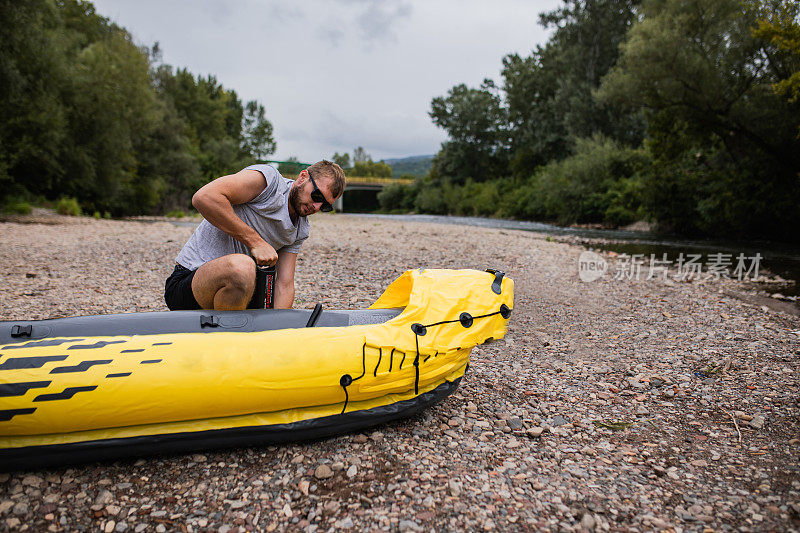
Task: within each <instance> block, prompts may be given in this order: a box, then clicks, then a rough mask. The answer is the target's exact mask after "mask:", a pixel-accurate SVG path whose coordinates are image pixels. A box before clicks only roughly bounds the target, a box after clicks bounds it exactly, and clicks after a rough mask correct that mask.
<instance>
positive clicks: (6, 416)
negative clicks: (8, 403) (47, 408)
mask: <svg viewBox="0 0 800 533" xmlns="http://www.w3.org/2000/svg"><path fill="white" fill-rule="evenodd" d="M35 410H36V408H35V407H27V408H25V409H2V410H0V422H8V421H9V420H11V419H12V418H14V417H15V416H17V415H29V414H31V413H32V412H34V411H35Z"/></svg>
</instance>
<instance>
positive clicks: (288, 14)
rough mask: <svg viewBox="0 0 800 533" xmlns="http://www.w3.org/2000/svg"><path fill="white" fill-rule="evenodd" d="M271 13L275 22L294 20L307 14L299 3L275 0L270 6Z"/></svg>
mask: <svg viewBox="0 0 800 533" xmlns="http://www.w3.org/2000/svg"><path fill="white" fill-rule="evenodd" d="M269 14H270V17H271V19H272V21H273V22H293V21H295V20H298V19H302V18H304V17H305V16H306V15H305V13H304V12H303V10H302V9H300V8H299V7H297V5H287V4H285V3H282V2H274V3H272V4H270V6H269Z"/></svg>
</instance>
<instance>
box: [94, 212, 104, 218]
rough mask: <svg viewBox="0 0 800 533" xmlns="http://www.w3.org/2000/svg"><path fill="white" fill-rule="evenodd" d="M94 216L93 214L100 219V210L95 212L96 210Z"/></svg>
mask: <svg viewBox="0 0 800 533" xmlns="http://www.w3.org/2000/svg"><path fill="white" fill-rule="evenodd" d="M92 216H93V217H94V218H96V219H100V218H102V215H101V214H100V211H95V212H94V214H93V215H92Z"/></svg>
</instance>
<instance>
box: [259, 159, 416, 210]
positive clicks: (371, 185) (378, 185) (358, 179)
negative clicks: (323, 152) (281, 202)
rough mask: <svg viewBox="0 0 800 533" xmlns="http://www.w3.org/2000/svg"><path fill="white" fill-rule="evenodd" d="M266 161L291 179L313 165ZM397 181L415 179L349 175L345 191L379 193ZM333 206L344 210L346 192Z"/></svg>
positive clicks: (409, 182)
mask: <svg viewBox="0 0 800 533" xmlns="http://www.w3.org/2000/svg"><path fill="white" fill-rule="evenodd" d="M264 163H270V164H273V165H281V166H283V167H284V171H283V172H281V175H282V176H283V177H285V178H289V179H297V176H298V175H299V174H300V172H301V171H302V170H305V168H306V167H310V166H311V164H310V163H300V162H298V161H264ZM287 166H291V167H294V168H291V167H290V169H286V167H287ZM289 170H294V172H290V171H289ZM395 183H396V184H400V185H411V184H412V183H414V180H413V179H410V178H377V177H373V176H347V185H346V186H345V188H344V190H345V192H347V191H375V192H376V193H377V192H380V191H381V190H382V189H383V188H384V187H386V186H387V185H392V184H395ZM333 208H334V209H336V210H337V211H340V212H343V211H344V194H342V195H341V196H340V197H339V198H338V199H337V200H336V201H335V202H334V203H333Z"/></svg>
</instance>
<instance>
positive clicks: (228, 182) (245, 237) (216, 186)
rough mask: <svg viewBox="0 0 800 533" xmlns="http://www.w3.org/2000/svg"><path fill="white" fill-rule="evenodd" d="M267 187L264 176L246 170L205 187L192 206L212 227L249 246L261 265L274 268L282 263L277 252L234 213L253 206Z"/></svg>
mask: <svg viewBox="0 0 800 533" xmlns="http://www.w3.org/2000/svg"><path fill="white" fill-rule="evenodd" d="M266 186H267V180H266V178H264V175H263V174H262V173H261V172H258V171H257V170H242V171H240V172H237V173H236V174H231V175H229V176H223V177H221V178H217V179H215V180H214V181H212V182H211V183H207V184H206V185H204V186H203V187H201V188H200V190H198V191H197V192H196V193H194V196H193V197H192V205H193V206H194V207H195V208H196V209H197V210H198V211H199V212H200V214H201V215H203V218H205V219H206V220H208V221H209V222H210V223H211V224H213V225H214V226H216V227H218V228H219V229H221V230H222V231H224V232H225V233H227V234H228V235H230V236H231V237H233V238H234V239H236V240H237V241H239V242H241V243H242V244H244V245H245V246H247V247H248V248H249V249H250V253H251V254H252V255H253V258H254V259H255V261H256V263H257V264H259V265H274V264H275V262H276V261H277V260H278V254H277V253H276V252H275V249H274V248H273V247H272V246H270V245H269V243H267V242H266V241H265V240H264V239H262V238H261V236H260V235H259V234H258V232H256V230H254V229H253V228H251V227H250V226H248V225H247V224H245V223H244V221H242V219H240V218H239V217H238V216H236V213H235V212H234V211H233V206H234V205H238V204H243V203H245V202H249V201H250V200H252V199H253V198H255V197H256V196H258V195H259V194H261V191H263V190H264V188H265V187H266Z"/></svg>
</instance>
